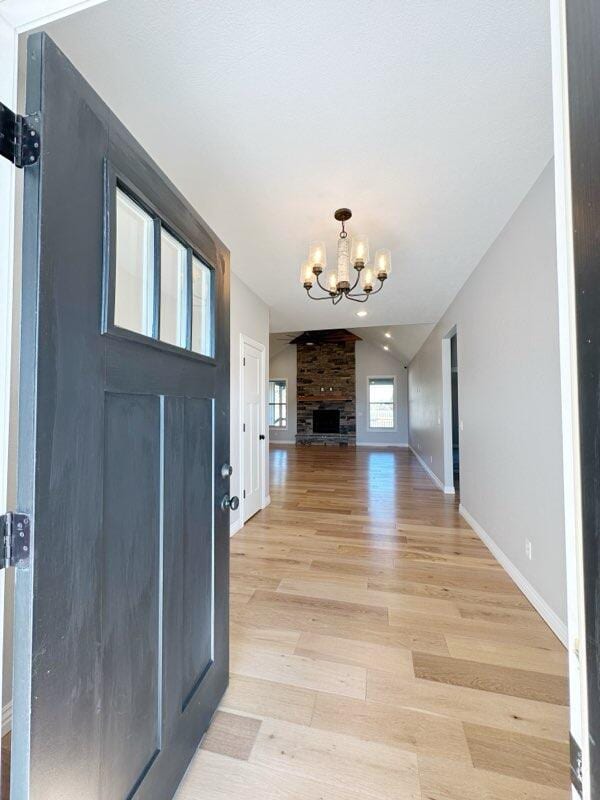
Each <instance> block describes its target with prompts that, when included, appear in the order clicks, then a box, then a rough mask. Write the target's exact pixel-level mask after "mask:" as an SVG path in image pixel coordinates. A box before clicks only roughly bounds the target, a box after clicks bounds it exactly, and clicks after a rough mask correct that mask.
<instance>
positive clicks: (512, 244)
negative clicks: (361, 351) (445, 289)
mask: <svg viewBox="0 0 600 800" xmlns="http://www.w3.org/2000/svg"><path fill="white" fill-rule="evenodd" d="M555 232H556V228H555V216H554V170H553V163H552V162H551V163H550V164H548V166H547V167H546V168H545V169H544V171H543V172H542V174H541V175H540V177H539V178H538V180H537V181H536V183H535V184H534V186H533V187H532V188H531V190H530V191H529V193H528V194H527V196H526V197H525V199H524V200H523V202H522V203H521V205H520V206H519V207H518V209H517V210H516V211H515V213H514V214H513V216H512V217H511V219H510V220H509V222H508V223H507V225H506V227H505V228H504V230H503V231H502V232H501V234H500V235H499V236H498V238H497V239H496V241H495V242H494V243H493V244H492V246H491V247H490V248H489V250H488V251H487V253H486V254H485V256H484V257H483V259H482V260H481V262H480V263H479V265H478V266H477V268H476V269H475V271H474V272H473V273H472V275H471V276H470V278H469V279H468V280H467V282H466V283H465V285H464V286H463V288H462V289H461V290H460V292H459V293H458V295H457V296H456V298H455V300H454V301H453V302H452V304H451V305H450V307H449V308H448V310H447V311H446V312H445V314H444V315H443V317H442V319H441V320H440V322H439V323H438V324H437V325H436V327H435V328H434V330H433V331H432V333H431V334H430V336H429V337H428V339H427V340H426V342H425V343H424V345H423V346H422V348H421V349H420V350H419V352H418V353H417V355H416V356H415V358H414V359H413V360H412V361H411V363H410V365H409V421H410V423H409V442H410V445H411V447H412V448H413V449H414V450H415V451H416V452H417V453H418V454H419V456H420V457H421V458H422V459H423V461H424V462H425V463H426V464H427V466H428V467H429V468H430V469H431V470H432V471H433V472H434V473H435V474H436V475H437V477H438V478H439V479H440V481H441V482H442V483H443V482H444V448H443V430H442V420H443V413H442V338H443V337H444V336H446V334H447V333H448V332H449V331H450V330H451V329H452V327H453V326H456V329H457V340H458V391H459V415H460V420H461V423H462V425H463V429H462V430H461V433H460V500H461V504H462V506H463V508H464V510H466V512H467V513H468V515H469V516H470V518H471V520H474V521H475V522H476V523H477V525H478V527H479V528H480V529H483V531H484V532H485V533H486V534H487V536H488V537H489V538H490V539H491V541H492V543H493V544H494V546H495V547H496V548H498V549H499V550H500V551H501V553H503V554H504V556H505V566H506V563H509V564H510V565H512V567H513V577H514V576H515V575H516V576H517V577H518V576H519V575H520V576H522V577H523V578H524V579H525V582H526V584H527V585H528V586H529V587H531V588H532V589H533V593H534V594H533V596H534V597H535V596H537V597H539V598H541V602H540V603H539V604H538V610H540V606H541V607H542V609H544V608H546V610H547V611H548V613H547V614H546V619H547V620H548V619H550V618H552V614H554V615H555V617H556V619H557V620H558V622H559V623H561V624H562V627H563V628H564V626H565V624H566V619H567V608H566V575H565V540H564V517H563V471H562V439H561V388H560V364H559V342H558V294H557V291H558V290H557V269H556V242H555V238H556V237H555ZM526 538H527V539H529V540H530V541H531V544H532V558H531V560H529V559H528V557H527V555H526V551H525V539H526ZM509 571H510V570H509ZM530 599H531V593H530ZM557 627H559V625H558V624H557V625H555V626H554V628H555V631H556V629H557ZM565 630H566V629H565Z"/></svg>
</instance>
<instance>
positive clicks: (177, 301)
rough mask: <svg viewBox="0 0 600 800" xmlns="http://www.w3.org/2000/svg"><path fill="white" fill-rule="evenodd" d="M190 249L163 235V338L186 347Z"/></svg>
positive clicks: (161, 273) (161, 241)
mask: <svg viewBox="0 0 600 800" xmlns="http://www.w3.org/2000/svg"><path fill="white" fill-rule="evenodd" d="M186 289H187V249H186V248H185V247H184V246H183V245H182V244H181V242H178V241H177V239H175V237H174V236H171V234H170V233H167V231H166V230H164V228H163V230H161V232H160V338H161V341H163V342H168V343H169V344H175V345H177V346H178V347H185V342H186V339H187V308H186V303H187V301H186V294H187V292H186Z"/></svg>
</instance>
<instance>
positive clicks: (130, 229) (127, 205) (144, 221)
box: [115, 189, 154, 336]
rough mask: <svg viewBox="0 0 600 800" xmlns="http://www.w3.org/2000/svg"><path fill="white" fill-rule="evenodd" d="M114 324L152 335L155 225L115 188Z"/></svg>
mask: <svg viewBox="0 0 600 800" xmlns="http://www.w3.org/2000/svg"><path fill="white" fill-rule="evenodd" d="M116 206H117V230H118V232H119V233H118V236H117V247H116V262H117V263H116V266H115V325H118V326H119V328H126V329H127V330H129V331H135V332H136V333H141V334H142V335H144V336H152V323H153V317H154V313H153V312H154V222H153V220H152V217H151V216H150V215H149V214H146V212H145V211H144V210H143V209H142V208H140V206H138V205H137V203H134V202H133V200H131V199H130V198H129V197H128V196H127V195H126V194H125V193H124V192H122V191H121V190H120V189H117V203H116Z"/></svg>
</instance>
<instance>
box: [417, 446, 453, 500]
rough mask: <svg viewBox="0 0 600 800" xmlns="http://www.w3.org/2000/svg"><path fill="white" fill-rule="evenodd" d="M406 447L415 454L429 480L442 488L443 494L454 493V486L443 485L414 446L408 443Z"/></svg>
mask: <svg viewBox="0 0 600 800" xmlns="http://www.w3.org/2000/svg"><path fill="white" fill-rule="evenodd" d="M408 447H409V448H410V451H411V452H412V454H413V455H414V456H415V458H416V459H417V461H418V462H419V464H420V465H421V466H422V467H423V469H424V470H425V472H426V473H427V474H428V475H429V477H430V478H431V480H432V481H433V482H434V483H435V485H436V486H437V487H438V489H441V490H442V492H443V493H444V494H454V486H444V484H443V483H442V482H441V480H440V479H439V478H438V476H437V475H436V474H435V472H434V471H433V470H432V469H430V468H429V467H428V466H427V464H426V463H425V462H424V461H423V459H422V458H421V456H420V455H419V454H418V453H417V451H416V450H415V448H414V447H412V445H410V444H409V445H408Z"/></svg>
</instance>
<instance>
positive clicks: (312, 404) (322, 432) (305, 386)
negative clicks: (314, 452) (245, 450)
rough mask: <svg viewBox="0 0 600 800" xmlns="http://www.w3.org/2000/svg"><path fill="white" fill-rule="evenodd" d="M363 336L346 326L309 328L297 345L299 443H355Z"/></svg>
mask: <svg viewBox="0 0 600 800" xmlns="http://www.w3.org/2000/svg"><path fill="white" fill-rule="evenodd" d="M359 340H360V337H358V336H355V335H354V334H353V333H350V331H347V330H341V329H336V330H326V331H306V332H305V333H303V334H301V335H300V336H297V337H296V338H295V339H294V340H293V341H292V342H291V344H295V345H296V346H297V362H298V374H297V392H298V397H297V415H298V421H297V433H296V444H325V445H326V444H337V445H340V446H347V445H355V444H356V360H355V353H354V345H355V343H356V342H357V341H359Z"/></svg>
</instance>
